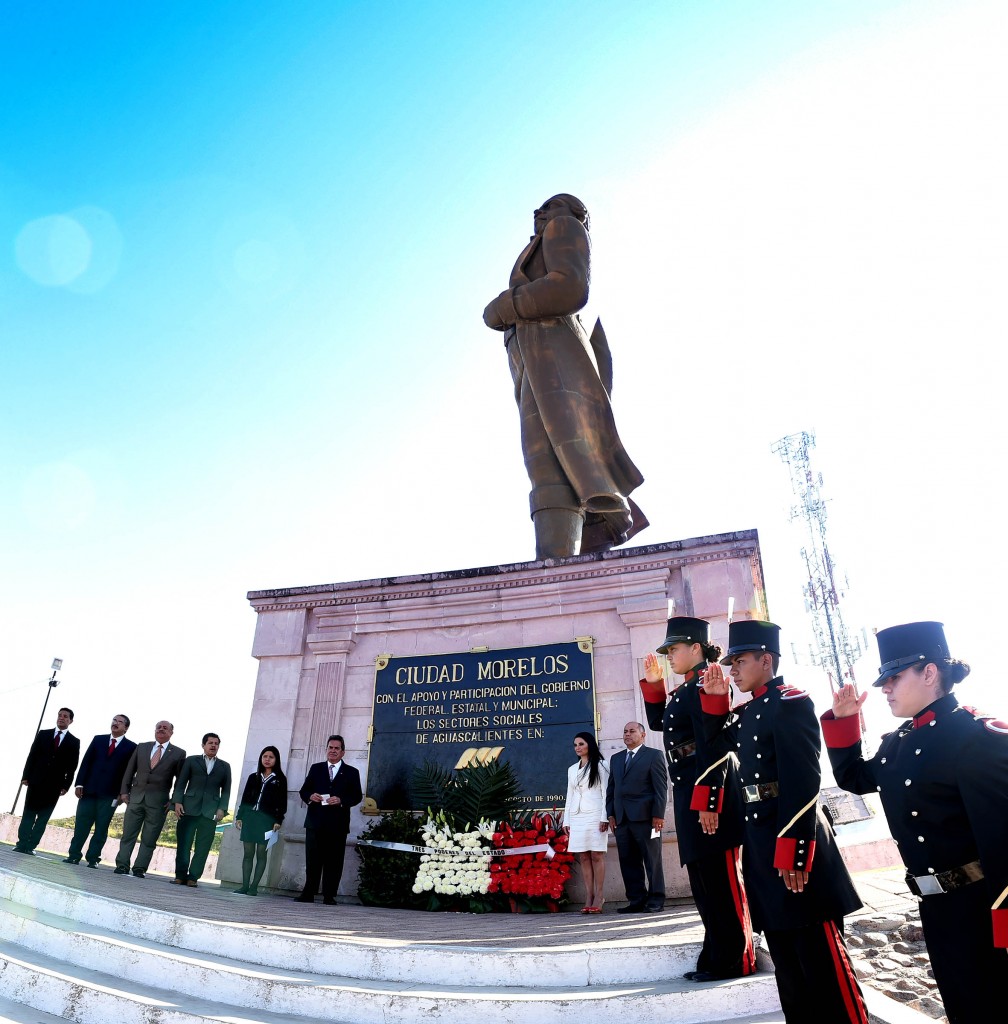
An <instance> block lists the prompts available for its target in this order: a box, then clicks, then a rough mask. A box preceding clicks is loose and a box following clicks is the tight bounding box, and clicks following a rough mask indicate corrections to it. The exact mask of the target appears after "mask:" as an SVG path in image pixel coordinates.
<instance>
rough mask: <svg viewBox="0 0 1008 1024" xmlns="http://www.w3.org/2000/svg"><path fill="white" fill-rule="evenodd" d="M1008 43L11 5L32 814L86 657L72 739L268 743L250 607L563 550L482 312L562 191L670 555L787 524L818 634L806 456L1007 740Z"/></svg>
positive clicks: (1, 423) (837, 536)
mask: <svg viewBox="0 0 1008 1024" xmlns="http://www.w3.org/2000/svg"><path fill="white" fill-rule="evenodd" d="M1005 52H1008V27H1006V14H1005V10H1004V6H1003V4H1002V3H1000V2H975V3H974V2H965V0H958V2H952V0H933V2H932V0H913V2H909V0H908V2H885V0H873V2H864V3H859V2H854V0H851V2H828V3H808V2H801V3H799V2H794V3H790V2H767V3H761V4H752V3H718V2H677V3H668V2H664V3H634V4H623V5H612V4H603V3H595V2H579V3H577V4H574V3H553V4H548V5H542V4H538V3H537V4H532V3H515V4H510V5H507V6H506V7H501V6H500V5H490V4H463V3H455V2H444V3H423V4H406V3H394V4H386V5H377V4H365V3H351V2H338V0H330V2H324V3H323V2H304V3H298V4H287V5H277V4H267V3H241V4H239V3H223V4H215V5H206V4H195V3H178V4H149V5H104V4H95V3H88V2H84V3H75V4H71V3H68V2H64V3H49V4H47V3H37V4H31V5H8V10H6V11H5V14H4V31H3V33H2V36H0V95H3V96H4V103H3V104H2V105H0V140H2V142H0V238H2V240H3V244H2V246H0V493H2V495H3V499H4V500H3V501H2V502H0V545H2V546H0V579H2V581H3V584H4V585H3V589H2V596H0V698H2V699H3V702H4V705H3V706H4V714H3V716H2V720H0V737H2V739H3V742H4V744H5V749H7V750H8V751H12V752H14V753H15V763H13V764H11V765H10V766H9V768H8V769H4V770H0V806H3V804H4V803H6V801H7V800H8V799H9V800H11V801H12V800H13V795H14V791H15V790H16V787H17V778H18V775H19V772H20V766H21V758H22V757H23V751H25V750H26V749H27V744H28V740H29V737H30V734H31V732H32V730H33V729H34V728H35V726H36V723H37V721H38V715H39V712H40V711H41V707H42V701H43V700H44V698H45V689H46V688H45V684H44V680H45V679H46V678H47V677H48V666H49V662H50V660H51V659H52V658H53V657H54V656H58V657H62V658H64V660H65V667H64V669H63V671H62V673H61V678H62V679H63V680H64V682H63V683H62V684H61V687H60V688H59V689H58V690H57V691H56V694H55V696H54V703H53V704H51V705H50V709H49V712H48V717H50V718H52V717H53V711H54V708H55V705H56V704H61V703H67V704H70V705H71V706H72V707H74V708H75V710H76V712H77V721H76V723H75V731H76V732H77V733H78V734H79V735H82V736H84V737H85V738H87V737H90V736H91V735H93V734H94V733H96V732H98V731H101V730H104V729H105V728H106V727H107V725H108V722H109V720H110V719H111V716H112V714H113V713H115V712H119V711H124V712H126V713H127V714H129V715H130V716H131V717H132V718H133V720H134V726H133V728H132V729H131V732H130V735H131V737H133V738H134V739H137V740H142V739H147V738H150V735H151V734H152V732H153V725H154V722H155V721H156V720H157V719H158V718H160V717H168V718H171V719H173V720H174V721H175V724H176V737H175V738H176V740H177V741H178V742H179V743H180V744H181V745H183V746H186V747H187V748H192V749H195V748H196V746H197V745H198V741H199V737H200V735H201V734H202V733H203V732H204V731H206V730H208V729H212V730H215V731H217V732H219V733H220V734H221V735H222V737H223V745H222V749H221V754H222V756H224V757H227V758H230V759H232V760H234V761H240V759H241V755H242V752H243V750H244V743H245V734H246V729H247V723H248V715H249V711H250V707H251V699H252V693H253V689H254V682H255V673H256V664H255V662H254V661H253V660H252V659H251V657H250V655H249V651H250V647H251V640H252V632H253V628H254V614H253V613H252V612H251V610H250V609H249V607H248V604H247V602H246V600H245V594H246V592H247V591H248V590H250V589H260V588H267V587H278V586H297V585H307V584H314V583H324V582H332V581H338V580H353V579H365V578H372V577H377V576H383V575H397V574H404V573H415V572H427V571H438V570H447V569H458V568H465V567H470V566H478V565H486V564H493V563H498V562H511V561H519V560H523V559H526V558H530V557H532V553H533V550H534V542H533V538H532V530H531V525H530V523H529V521H528V518H527V498H526V494H527V489H528V484H527V480H526V477H525V473H524V468H523V466H522V462H521V455H520V447H519V441H518V424H517V416H516V412H515V409H514V405H513V401H512V398H511V393H510V382H509V378H508V373H507V368H506V364H505V359H504V353H503V350H502V348H501V345H500V337H499V335H497V334H496V333H494V332H491V331H488V330H486V329H485V328H484V326H483V324H482V320H481V313H482V309H483V306H484V305H485V304H486V302H487V301H488V300H489V299H490V298H491V297H492V296H494V295H496V294H497V293H498V292H499V291H500V290H501V289H502V288H503V287H504V285H505V284H506V280H507V275H508V273H509V271H510V268H511V264H512V263H513V260H514V258H515V256H516V255H517V253H518V251H519V250H520V248H521V246H522V244H523V243H524V241H525V240H526V238H527V236H528V234H529V233H530V232H531V224H532V218H531V213H532V210H533V209H534V207H535V206H536V205H537V204H538V203H539V202H541V201H542V200H543V199H545V198H546V197H548V196H549V195H551V194H553V193H555V192H559V191H570V192H573V193H575V194H577V195H579V196H580V197H581V198H582V199H583V200H584V201H585V202H586V204H587V205H588V208H589V211H590V213H591V218H592V238H593V245H594V263H593V287H592V294H591V298H590V300H589V307H588V309H587V310H586V316H588V317H590V318H593V317H594V316H596V315H599V316H601V317H602V318H603V320H604V322H605V325H606V328H607V332H608V334H609V338H610V342H611V344H612V348H613V352H614V359H615V388H614V394H613V400H614V406H615V409H616V415H617V422H618V424H619V428H620V432H621V434H622V436H623V439H624V442H625V444H626V446H627V448H628V450H629V451H630V453H631V455H632V456H633V458H634V460H635V461H636V462H637V463H638V465H639V466H640V467H641V469H642V471H643V473H644V475H645V477H646V483H645V484H644V486H643V487H642V488H641V489H640V491H639V492H638V493H637V495H636V497H637V498H638V499H639V503H640V504H641V506H642V507H643V508H644V509H645V511H646V512H647V514H648V517H649V518H650V520H651V522H652V526H651V527H650V529H649V530H648V531H647V532H646V533H644V534H641V535H640V537H639V538H638V540H639V542H641V543H645V542H647V543H653V542H659V541H668V540H676V539H678V538H683V537H691V536H698V535H703V534H709V533H717V532H721V531H726V530H736V529H757V530H758V531H759V533H760V538H761V542H762V546H763V558H764V568H765V571H766V578H767V586H768V599H769V605H770V610H771V615H772V616H773V617H774V618H775V619H776V620H777V621H778V622H780V623H781V625H782V626H783V627H784V630H785V636H786V638H787V639H788V640H791V641H795V642H797V643H798V644H799V645H800V646H804V645H807V641H808V631H807V625H806V623H805V621H804V615H803V610H802V598H801V588H802V585H803V582H804V579H803V564H802V561H801V558H800V556H799V549H800V547H801V545H802V544H803V543H804V538H803V537H802V535H801V532H800V531H798V530H796V529H795V528H794V527H793V526H792V525H791V524H789V521H788V509H789V506H790V504H791V502H792V494H791V490H790V483H789V478H788V474H787V471H786V468H785V467H784V465H783V464H782V463H781V461H780V459H779V458H778V457H777V456H776V455H774V454H773V453H772V450H771V449H772V446H773V444H774V442H775V441H777V440H778V439H779V438H780V437H782V436H784V435H786V434H791V433H795V432H798V431H802V430H808V431H814V432H815V434H816V436H817V439H818V445H817V448H816V450H815V453H814V454H815V458H816V469H817V470H818V471H821V472H822V473H823V477H824V490H825V493H826V495H827V497H828V498H830V519H829V524H828V526H829V531H830V534H829V536H830V543H831V546H832V548H833V553H834V555H835V557H836V559H837V561H838V562H839V564H840V566H841V567H842V569H843V570H845V571H846V573H847V575H848V577H849V582H850V587H849V602H848V605H847V614H848V619H849V624H850V625H851V626H852V628H854V629H859V628H861V627H865V628H867V629H869V630H870V629H871V628H872V627H880V628H881V627H883V626H886V625H892V624H894V623H897V622H902V621H907V620H911V619H918V618H938V619H943V620H944V621H945V622H946V624H947V630H948V634H949V639H950V642H951V644H952V648H953V653H955V654H957V655H959V656H962V657H964V658H966V659H967V660H969V661H971V662H972V663H973V665H974V674H973V676H972V677H971V679H970V681H969V682H967V683H966V684H964V686H963V688H962V691H961V693H960V697H961V699H963V700H964V701H967V702H969V701H972V702H975V703H977V704H981V705H983V706H986V707H989V708H990V709H991V710H996V711H999V712H1001V713H1002V715H1004V714H1005V713H1006V712H1005V702H1004V700H1003V699H1002V694H1001V693H1000V692H998V693H995V692H994V688H993V680H994V678H995V671H996V670H995V667H994V648H993V640H994V637H995V636H996V635H997V631H998V627H999V625H1000V623H999V618H998V613H999V611H1000V608H999V600H998V597H999V591H1000V586H1001V584H1002V582H1003V581H1004V580H1005V579H1006V577H1008V572H1006V570H1008V565H1006V557H1005V554H1004V551H1003V547H1004V545H1003V544H1002V543H1001V534H1002V531H1003V516H1002V515H1001V513H1000V502H1001V501H1002V492H1003V483H1002V481H1001V479H1000V464H1001V461H1002V459H1001V451H1000V450H1001V448H1002V445H1003V438H1004V428H1003V426H1002V407H1003V404H1004V399H1003V396H1002V394H1001V388H1000V379H999V376H998V375H997V374H996V373H995V372H994V368H995V366H996V365H998V364H999V363H1000V361H1001V360H1000V348H1001V346H1002V345H1003V341H1004V336H1005V319H1006V316H1005V306H1004V301H1003V294H1004V280H1005V269H1006V268H1005V249H1004V239H1005V237H1006V233H1008V231H1006V229H1008V204H1006V199H1005V189H1004V182H1005V181H1006V180H1008V151H1006V144H1005V134H1004V130H1003V110H1002V106H1001V104H1002V97H1003V96H1004V95H1005V94H1006V93H1008V82H1006V78H1008V71H1006V67H1005V61H1004V59H1003V55H1004V53H1005ZM684 489H685V490H686V492H687V493H690V492H691V493H692V496H691V497H688V498H687V497H684ZM658 639H660V638H658ZM875 662H876V652H875V650H874V644H873V643H872V644H871V645H870V650H869V655H868V658H867V660H866V662H865V667H864V669H863V670H861V671H860V676H859V678H860V681H862V682H869V681H870V678H871V667H872V666H873V665H874V664H875ZM784 671H785V674H786V675H787V677H788V678H789V680H791V681H795V682H798V683H800V684H803V685H805V686H806V687H807V688H809V689H810V690H811V691H812V692H813V693H814V694H815V695H816V701H817V704H822V705H825V703H826V702H827V701H828V696H827V695H826V693H825V682H824V681H823V679H822V678H821V677H820V676H819V675H818V673H816V672H815V671H814V670H812V669H810V668H809V667H807V666H804V665H802V664H801V663H800V662H799V664H787V663H786V664H785V666H784ZM869 707H871V702H870V704H869ZM879 717H880V721H879V726H878V731H881V729H882V728H883V727H885V728H888V727H889V724H890V723H889V721H888V715H887V713H885V712H884V711H883V712H880V716H879ZM8 789H9V791H10V795H9V798H5V797H4V793H5V792H6V791H7V790H8ZM4 809H6V807H4ZM71 812H72V801H63V803H61V805H60V809H59V810H58V813H71Z"/></svg>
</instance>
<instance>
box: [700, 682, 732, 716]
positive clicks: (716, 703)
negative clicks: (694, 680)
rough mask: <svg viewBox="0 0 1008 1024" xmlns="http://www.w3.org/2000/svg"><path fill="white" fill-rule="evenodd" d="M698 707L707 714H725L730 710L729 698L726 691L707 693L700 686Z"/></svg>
mask: <svg viewBox="0 0 1008 1024" xmlns="http://www.w3.org/2000/svg"><path fill="white" fill-rule="evenodd" d="M700 707H701V708H703V710H704V713H705V714H708V715H727V714H728V712H729V711H731V698H730V697H729V696H728V694H727V693H721V694H717V695H712V694H709V693H708V692H707V691H706V690H704V689H703V688H702V687H701V689H700Z"/></svg>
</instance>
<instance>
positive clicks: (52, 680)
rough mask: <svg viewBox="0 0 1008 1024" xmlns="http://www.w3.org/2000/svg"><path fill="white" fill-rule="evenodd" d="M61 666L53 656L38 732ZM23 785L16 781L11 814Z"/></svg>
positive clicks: (21, 782) (56, 683)
mask: <svg viewBox="0 0 1008 1024" xmlns="http://www.w3.org/2000/svg"><path fill="white" fill-rule="evenodd" d="M62 667H63V659H62V658H53V663H52V675H51V676H50V677H49V686H48V687H47V688H46V695H45V701H44V702H43V704H42V714H41V715H39V720H38V729H36V730H35V732H36V733H38V732H39V731H40V730H41V728H42V719H43V718H45V713H46V708H47V707H48V706H49V695H50V694H51V693H52V692H53V689H54V688H55V687H57V686H59V680H58V679H57V678H56V673H57V672H59V670H60V669H61V668H62ZM23 786H24V779H22V780H21V781H20V782H19V783H18V788H17V792H16V793H15V794H14V803H13V804H12V806H11V811H10V812H11V814H14V812H15V810H16V809H17V802H18V797H19V796H20V795H21V789H22V787H23Z"/></svg>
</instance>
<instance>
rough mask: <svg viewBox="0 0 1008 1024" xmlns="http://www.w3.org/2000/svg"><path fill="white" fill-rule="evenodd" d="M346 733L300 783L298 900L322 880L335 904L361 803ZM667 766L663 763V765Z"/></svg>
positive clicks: (309, 898)
mask: <svg viewBox="0 0 1008 1024" xmlns="http://www.w3.org/2000/svg"><path fill="white" fill-rule="evenodd" d="M344 749H345V748H344V745H343V737H342V736H330V737H329V741H328V743H327V744H326V760H325V761H319V762H318V763H317V764H313V765H312V766H311V768H310V769H309V770H308V774H307V776H306V777H305V780H304V785H303V786H302V787H301V799H302V800H303V801H304V802H305V803H306V804H307V805H308V813H307V815H306V816H305V884H304V889H303V890H302V892H301V895H300V896H295V897H294V898H295V900H297V902H298V903H314V902H315V894H316V893H317V892H318V887H319V880H321V882H322V902H323V903H325V904H327V905H329V906H332V905H333V904H335V902H336V896H337V894H338V893H339V884H340V879H341V878H342V877H343V856H344V854H345V853H346V837H347V833H348V832H349V831H350V808H351V807H354V806H355V805H356V804H359V803H360V802H361V800H362V799H363V796H364V794H363V793H362V792H361V781H360V772H358V771H357V769H356V768H354V766H353V765H350V764H346V763H345V762H344V760H343V752H344ZM662 770H664V765H663V766H662Z"/></svg>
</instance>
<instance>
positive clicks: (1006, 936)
mask: <svg viewBox="0 0 1008 1024" xmlns="http://www.w3.org/2000/svg"><path fill="white" fill-rule="evenodd" d="M991 917H992V918H993V919H994V945H995V947H996V948H997V949H1008V907H1005V908H1004V910H992V911H991Z"/></svg>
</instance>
